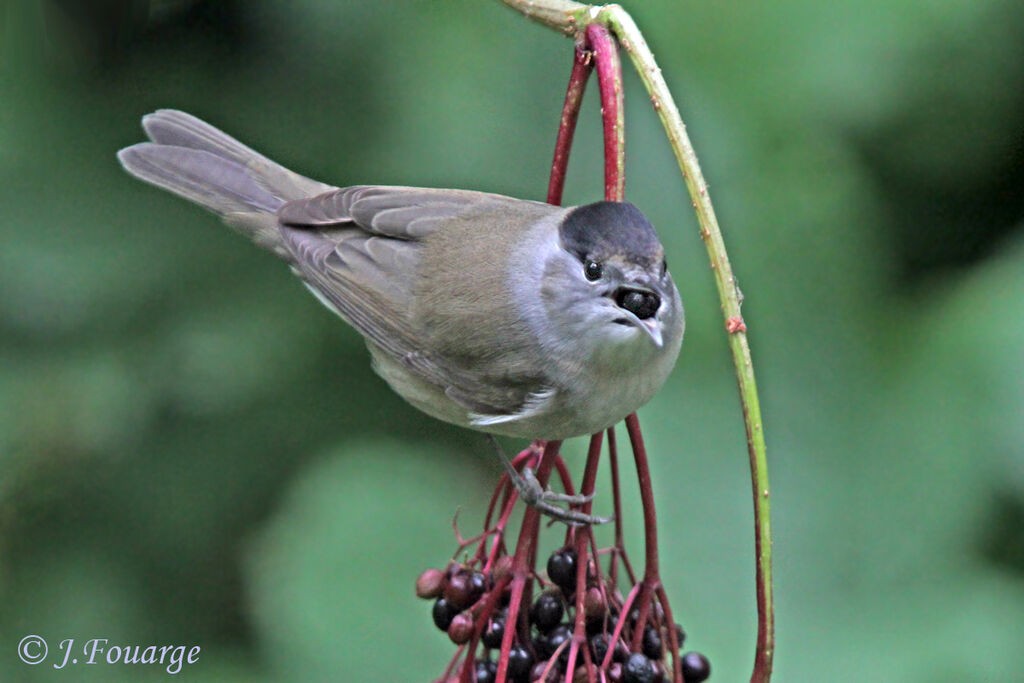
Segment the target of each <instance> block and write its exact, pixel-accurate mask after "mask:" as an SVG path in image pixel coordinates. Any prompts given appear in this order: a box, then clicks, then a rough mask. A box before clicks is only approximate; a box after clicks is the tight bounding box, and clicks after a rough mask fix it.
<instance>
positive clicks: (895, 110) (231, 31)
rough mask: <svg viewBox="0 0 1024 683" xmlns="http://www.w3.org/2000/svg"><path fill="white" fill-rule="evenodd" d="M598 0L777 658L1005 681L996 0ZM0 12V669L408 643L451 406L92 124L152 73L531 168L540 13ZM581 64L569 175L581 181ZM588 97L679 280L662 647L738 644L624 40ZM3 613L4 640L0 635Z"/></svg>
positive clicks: (593, 183)
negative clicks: (770, 609)
mask: <svg viewBox="0 0 1024 683" xmlns="http://www.w3.org/2000/svg"><path fill="white" fill-rule="evenodd" d="M626 6H627V9H629V10H630V11H632V12H633V16H634V17H635V19H636V20H637V23H638V24H639V25H640V27H641V28H642V29H643V30H644V31H645V33H646V35H647V38H648V40H649V42H650V44H651V45H652V48H653V50H654V51H655V53H656V55H657V57H658V59H659V60H660V64H661V66H662V67H663V69H664V71H665V75H666V77H667V79H668V82H669V85H670V86H671V87H672V88H673V90H674V92H675V95H676V98H677V100H678V102H679V104H680V108H681V110H682V112H683V116H684V118H685V120H686V121H687V123H688V125H689V130H690V133H691V135H692V136H693V139H694V142H695V145H696V147H697V150H698V152H699V153H700V155H701V160H702V165H703V168H704V171H705V173H706V175H707V177H708V180H709V182H710V184H711V187H712V195H713V197H714V199H715V202H716V207H717V210H718V212H719V218H720V220H721V222H722V224H723V227H724V230H725V234H726V239H727V243H728V245H729V248H730V249H731V255H732V258H733V262H734V265H735V267H736V270H737V273H738V275H739V278H740V285H741V286H742V289H743V293H744V294H745V296H746V303H745V306H744V315H745V318H746V321H747V324H748V326H749V328H750V332H751V343H752V347H753V353H754V358H755V361H756V368H757V373H758V379H759V381H760V388H761V392H762V393H761V397H762V405H763V409H764V421H765V426H766V433H767V438H768V444H769V455H770V457H771V474H772V480H773V485H774V489H773V491H772V499H773V513H774V519H773V521H774V531H775V558H776V559H775V561H776V564H775V567H776V574H775V578H776V580H775V588H776V596H777V608H778V613H777V627H778V639H777V647H778V655H777V660H776V670H777V676H776V678H777V680H779V681H798V682H803V681H824V680H830V681H836V680H840V681H845V680H878V681H1020V680H1024V673H1022V672H1024V447H1022V445H1021V444H1022V443H1024V301H1022V297H1024V230H1022V227H1024V40H1022V36H1024V4H1022V3H1021V2H1020V1H1019V0H945V1H944V2H941V3H936V2H933V1H931V0H904V1H903V2H892V1H891V0H860V1H858V2H853V1H849V0H847V1H842V2H834V3H822V2H817V1H816V2H811V1H809V0H784V1H781V2H774V3H757V2H749V1H747V2H735V3H724V2H715V3H700V2H679V1H678V0H659V1H649V2H632V3H630V2H627V3H626ZM0 41H2V45H0V181H2V182H0V235H2V245H3V247H2V249H0V653H2V655H0V680H4V681H7V680H35V679H44V678H46V679H62V680H79V679H85V678H87V679H91V680H117V679H124V680H139V679H159V678H163V677H166V676H167V674H166V673H165V672H164V671H163V669H162V668H161V667H153V666H150V667H143V666H135V667H126V666H124V665H121V666H106V665H104V666H93V667H83V666H82V665H79V666H78V667H77V668H76V669H75V670H74V671H67V670H64V671H55V670H53V669H52V667H51V666H50V664H51V663H52V661H53V657H54V656H55V655H54V652H55V651H56V644H57V643H58V642H59V641H60V640H61V639H63V638H71V637H73V638H76V640H77V642H78V643H79V644H81V643H83V642H84V641H85V640H86V639H88V638H94V637H105V638H109V639H110V640H111V644H118V643H121V644H124V643H133V644H134V643H141V644H143V645H145V644H150V643H158V644H165V643H171V644H190V645H191V644H198V645H200V646H201V647H202V654H201V657H200V661H199V663H198V664H195V665H193V666H189V667H186V669H185V671H184V672H183V673H182V674H179V675H181V676H187V677H188V678H189V679H192V680H210V681H214V680H216V681H222V680H238V681H243V680H268V681H269V680H297V681H302V680H343V681H391V682H393V681H426V680H431V679H432V678H433V677H434V676H435V675H437V674H439V673H440V671H441V669H442V668H443V664H444V662H446V661H447V659H448V657H449V656H450V654H451V652H452V650H453V647H452V646H451V645H450V643H448V641H447V639H446V637H445V636H444V635H443V634H441V633H439V632H438V631H436V630H435V629H434V627H433V626H432V624H431V622H430V616H429V606H428V605H427V604H424V603H421V602H418V601H416V600H415V599H414V597H413V593H412V586H413V582H414V579H415V577H416V575H417V574H418V573H419V571H420V570H421V569H423V568H425V567H428V566H440V565H443V564H444V562H445V561H446V559H447V558H448V557H449V556H450V555H451V553H452V552H453V551H454V549H455V543H454V540H453V536H452V529H451V518H452V516H453V515H454V514H455V512H456V510H458V509H460V508H461V516H460V521H461V526H462V527H463V529H464V530H465V531H466V533H471V532H472V531H473V530H474V529H476V528H477V526H478V524H479V520H480V517H481V515H482V512H483V507H484V503H485V499H486V494H487V491H488V489H489V488H490V487H491V485H492V482H493V481H494V480H495V477H496V476H497V475H498V473H499V469H498V466H497V465H496V463H495V459H494V457H493V454H492V453H490V449H489V447H488V446H487V444H486V442H485V441H484V440H483V439H482V438H481V437H480V436H478V435H474V434H471V433H468V432H464V431H460V430H457V429H455V428H452V427H448V426H446V425H442V424H439V423H436V422H433V421H431V420H430V419H428V418H426V417H423V416H421V415H420V414H418V413H416V412H415V411H414V410H413V409H412V408H409V407H407V406H406V405H405V404H404V403H403V402H402V401H401V400H400V399H398V398H397V397H396V396H394V395H393V394H392V393H390V391H389V390H388V389H387V387H386V386H385V385H384V384H383V382H381V381H380V380H379V379H377V378H376V377H375V376H374V375H373V373H372V371H371V370H370V367H369V363H368V359H367V354H366V352H365V350H364V348H363V347H362V344H361V341H360V339H359V338H358V336H357V335H356V334H355V333H353V332H352V331H351V330H349V329H347V328H346V327H345V326H344V325H342V324H341V323H340V322H338V321H337V320H336V319H335V318H334V317H333V316H331V315H330V314H329V313H327V312H326V311H325V310H323V309H322V308H320V306H319V305H318V304H317V303H316V301H315V300H314V299H313V298H312V297H310V296H308V294H307V293H306V292H305V291H304V289H303V288H302V287H301V286H300V285H299V284H298V283H297V282H296V281H294V279H293V278H292V276H291V275H290V274H289V273H288V271H287V268H284V267H283V266H281V265H280V264H279V263H276V262H275V260H274V259H273V258H272V257H269V256H267V255H266V254H264V253H262V252H260V251H259V250H257V249H255V248H253V247H252V246H251V245H249V244H247V243H246V242H244V241H243V240H241V239H240V238H238V237H237V236H236V235H234V234H232V233H231V232H230V231H228V230H226V229H224V228H222V227H220V226H219V225H218V224H217V222H216V220H215V219H214V218H213V217H211V216H210V215H208V214H205V213H203V212H202V211H201V210H199V209H197V208H195V207H193V206H191V205H188V204H186V203H185V202H183V201H180V200H178V199H176V198H173V197H171V196H170V195H167V194H164V193H162V192H159V191H157V190H155V189H152V188H150V187H147V186H144V185H143V184H141V183H139V182H137V181H134V180H132V179H130V178H129V177H128V176H127V175H126V174H124V173H123V172H122V171H121V170H120V168H119V167H118V166H117V163H116V161H115V157H114V153H115V152H116V150H117V149H119V148H120V147H122V146H125V145H128V144H131V143H133V142H137V141H139V140H141V139H142V134H141V130H140V128H139V117H140V116H141V115H142V114H144V113H147V112H149V111H151V110H153V109H155V108H159V107H175V108H180V109H184V110H187V111H190V112H192V113H194V114H196V115H198V116H200V117H201V118H205V119H207V120H210V121H211V122H213V123H214V124H216V125H218V126H220V127H223V128H224V129H226V130H227V131H228V132H230V133H232V134H234V135H237V136H238V137H239V138H241V139H242V140H243V141H245V142H248V143H249V144H251V145H252V146H254V147H256V148H258V149H259V150H260V151H263V152H265V153H266V154H267V155H268V156H270V157H272V158H275V159H277V160H279V161H281V162H282V163H284V164H285V165H287V166H289V167H291V168H293V169H295V170H297V171H299V172H302V173H304V174H307V175H310V176H312V177H316V178H318V179H321V180H325V181H328V182H331V183H335V184H338V185H346V184H356V183H390V184H410V185H428V186H442V187H464V188H472V189H480V190H488V191H493V192H501V193H505V194H511V195H515V196H520V197H525V198H533V199H541V198H543V196H544V192H545V187H546V179H547V169H548V165H549V163H550V154H551V150H552V145H553V140H554V135H555V129H556V125H557V121H558V115H559V110H560V107H561V101H562V96H563V93H564V88H565V83H566V80H567V77H568V72H569V68H570V64H571V45H572V44H571V42H569V41H568V40H565V39H563V38H561V37H559V36H558V35H557V34H555V33H553V32H551V31H549V30H546V29H544V28H542V27H539V26H537V25H535V24H532V23H530V22H528V21H526V20H525V19H523V18H521V17H520V16H518V15H517V14H515V13H514V12H512V11H510V10H508V9H507V8H505V7H503V6H502V5H501V4H500V3H499V2H497V0H490V1H488V0H475V1H468V0H466V1H463V2H448V1H445V2H441V1H434V2H429V3H426V2H417V3H414V2H395V1H391V0H384V1H379V2H372V3H367V2H327V1H326V0H322V1H320V2H316V1H314V0H300V1H293V2H285V1H284V0H259V1H256V0H249V1H246V2H242V1H241V0H237V1H234V2H201V1H196V2H191V1H189V0H151V1H148V0H134V1H131V0H128V1H125V0H106V1H105V2H92V3H87V2H73V1H72V0H60V1H58V0H25V1H24V2H13V1H12V2H7V3H6V4H2V5H0ZM595 90H596V89H595V88H593V87H592V88H591V89H590V92H589V93H588V98H587V104H586V107H585V110H584V113H583V119H582V122H581V126H580V131H579V133H578V138H577V149H576V151H575V154H574V156H573V160H572V163H571V165H570V179H569V185H568V189H567V196H566V201H567V203H568V202H571V203H579V202H585V201H591V200H594V199H596V198H598V197H599V195H600V192H601V156H600V153H601V151H600V150H601V144H600V128H599V121H598V114H597V106H596V100H595ZM626 102H627V117H626V120H627V138H628V176H627V177H628V182H627V195H628V197H629V198H630V199H631V200H632V201H633V202H634V203H636V204H638V205H639V206H640V207H641V208H642V209H643V210H644V211H645V212H646V213H647V214H648V215H649V216H650V217H651V219H652V221H653V222H654V223H655V225H656V226H658V228H659V231H660V234H661V236H662V238H663V241H664V242H665V243H666V246H667V249H668V252H669V261H670V263H671V265H672V268H673V273H674V275H675V278H676V281H677V283H678V285H679V289H680V290H681V292H682V293H683V298H684V301H685V303H686V306H687V312H688V329H687V337H686V342H685V344H684V349H683V354H682V356H681V359H680V362H679V364H678V366H677V368H676V371H675V373H674V375H673V376H672V378H671V379H670V381H669V382H668V384H667V385H666V387H665V389H664V391H663V392H662V393H661V394H660V395H659V396H658V397H657V398H656V399H655V400H654V401H653V403H652V404H651V405H650V406H648V407H646V408H645V409H643V410H642V411H641V420H642V422H643V424H644V425H645V426H646V434H647V437H648V440H649V443H650V448H651V453H652V459H653V467H654V474H655V477H656V480H655V481H656V484H655V486H656V494H657V501H658V504H659V512H660V530H661V534H662V549H663V566H664V579H665V582H666V584H667V586H668V592H669V595H670V596H671V597H672V600H673V607H674V609H675V612H676V614H677V617H678V618H679V620H680V621H682V622H683V624H684V625H685V626H686V629H687V631H688V633H689V643H688V647H689V648H691V649H697V650H700V651H702V652H704V653H706V654H707V655H708V656H709V657H710V658H711V661H712V665H713V668H714V672H715V673H714V677H713V680H718V681H739V680H743V679H744V678H745V677H746V676H747V675H748V674H749V669H750V664H751V661H752V653H753V643H754V628H755V609H754V601H753V596H754V587H753V538H752V521H751V504H750V490H749V483H748V482H749V480H748V474H747V463H746V453H745V446H744V440H743V430H742V422H741V419H740V413H739V406H738V401H737V397H736V390H735V385H734V380H733V377H732V371H731V368H730V359H729V356H728V353H727V348H726V343H725V341H726V340H725V333H724V331H723V325H722V320H721V317H720V314H719V305H718V303H717V297H716V294H715V292H714V290H713V286H712V279H711V276H710V273H709V271H708V266H707V260H706V256H705V254H704V252H703V245H702V243H701V241H700V239H699V237H698V234H697V228H696V222H695V219H694V217H693V214H692V211H691V210H690V208H689V201H688V199H687V198H686V196H685V194H684V192H683V190H682V188H681V184H680V179H679V176H678V172H677V170H676V168H675V166H674V161H673V158H672V156H671V153H670V151H669V150H668V148H667V147H666V145H665V142H664V138H663V134H662V132H661V129H660V127H659V124H658V121H657V119H656V118H655V116H654V114H653V113H652V111H651V110H650V107H649V104H648V101H647V98H646V96H645V94H644V93H643V91H642V89H641V88H640V86H639V83H638V82H637V80H636V79H635V77H633V76H632V75H630V76H628V77H627V85H626ZM580 441H581V440H577V443H571V444H569V445H568V446H567V450H568V458H569V462H570V465H571V466H572V467H573V468H574V469H575V470H576V471H577V472H578V471H579V469H580V468H581V467H582V458H581V457H580V454H581V452H582V448H583V444H582V443H580ZM512 445H514V444H510V446H512ZM626 481H627V489H628V490H629V494H628V496H627V499H626V513H625V516H626V517H627V518H628V521H627V530H628V533H629V536H630V538H631V539H632V540H631V544H632V545H631V546H630V547H631V548H632V549H633V552H634V553H635V554H636V555H637V557H636V558H635V559H637V560H639V559H640V548H639V543H638V541H639V539H640V537H641V534H640V526H639V519H638V517H639V513H638V503H637V499H636V496H635V494H634V492H633V489H634V488H635V486H634V484H633V480H632V479H631V478H627V480H626ZM600 499H601V500H603V501H604V503H605V504H607V502H608V501H609V500H610V495H609V492H608V490H607V488H606V487H604V488H602V489H601V493H600ZM597 509H598V510H599V511H600V510H601V506H600V505H598V508H597ZM557 535H558V534H557V533H555V534H552V533H549V534H548V535H547V536H548V537H549V538H548V542H550V543H554V542H555V541H554V538H553V537H554V536H557ZM30 633H31V634H39V635H41V636H43V637H45V638H46V639H47V640H49V641H50V647H51V659H50V660H48V662H47V663H46V664H43V665H41V666H37V667H29V666H27V665H25V664H22V663H21V662H20V661H18V659H17V657H16V647H17V643H18V641H19V640H20V639H21V638H22V636H24V635H26V634H30Z"/></svg>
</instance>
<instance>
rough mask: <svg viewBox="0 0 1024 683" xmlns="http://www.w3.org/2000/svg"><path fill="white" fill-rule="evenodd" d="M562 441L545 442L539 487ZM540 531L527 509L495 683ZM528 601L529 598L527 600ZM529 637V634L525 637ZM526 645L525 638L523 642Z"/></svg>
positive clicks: (504, 676) (503, 677)
mask: <svg viewBox="0 0 1024 683" xmlns="http://www.w3.org/2000/svg"><path fill="white" fill-rule="evenodd" d="M561 445H562V442H561V441H548V442H547V443H546V444H544V454H543V455H542V456H541V458H540V464H539V465H538V466H537V473H536V474H537V481H538V482H539V483H540V485H541V486H546V485H547V483H548V478H549V477H550V476H551V469H552V468H553V467H554V465H555V459H556V458H557V457H558V449H559V447H561ZM539 529H540V512H539V511H538V510H537V508H535V507H532V506H529V507H527V508H526V512H525V513H524V514H523V524H522V526H521V527H520V529H519V540H518V542H517V543H516V554H515V555H514V556H513V558H512V590H511V599H510V601H509V604H508V616H507V617H505V635H504V636H503V637H502V639H501V654H500V656H499V657H498V675H497V677H496V680H495V683H506V681H507V680H508V653H509V651H510V650H511V649H512V642H513V640H515V637H516V635H517V634H518V632H519V630H520V629H519V622H520V619H519V616H520V608H521V606H522V603H523V593H524V591H525V590H526V582H527V579H529V578H530V573H531V568H532V567H533V561H532V560H531V558H532V557H533V556H534V553H535V552H536V546H537V536H538V530H539ZM527 600H529V597H528V596H527ZM527 635H528V634H527ZM523 641H524V642H525V636H524V638H523Z"/></svg>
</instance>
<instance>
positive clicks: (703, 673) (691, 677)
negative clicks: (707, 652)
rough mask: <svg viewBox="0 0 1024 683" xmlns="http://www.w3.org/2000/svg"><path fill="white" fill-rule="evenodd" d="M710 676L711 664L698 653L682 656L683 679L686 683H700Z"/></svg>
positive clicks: (688, 653)
mask: <svg viewBox="0 0 1024 683" xmlns="http://www.w3.org/2000/svg"><path fill="white" fill-rule="evenodd" d="M710 675H711V662H709V661H708V658H707V657H705V656H704V655H702V654H701V653H699V652H687V653H686V654H685V655H683V678H684V679H686V683H701V681H706V680H708V677H709V676H710Z"/></svg>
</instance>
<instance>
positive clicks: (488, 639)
mask: <svg viewBox="0 0 1024 683" xmlns="http://www.w3.org/2000/svg"><path fill="white" fill-rule="evenodd" d="M504 637H505V620H504V619H498V618H495V619H491V620H490V621H488V622H487V628H485V629H484V633H483V635H482V636H481V637H480V640H482V641H483V643H484V647H490V648H495V647H501V639H502V638H504Z"/></svg>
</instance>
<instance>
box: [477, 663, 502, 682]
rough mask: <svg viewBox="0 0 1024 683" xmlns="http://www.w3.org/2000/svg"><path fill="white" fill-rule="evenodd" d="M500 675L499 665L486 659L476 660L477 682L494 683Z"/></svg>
mask: <svg viewBox="0 0 1024 683" xmlns="http://www.w3.org/2000/svg"><path fill="white" fill-rule="evenodd" d="M497 676H498V665H497V664H495V663H494V662H488V661H487V660H486V659H478V660H476V683H494V679H495V678H496V677H497Z"/></svg>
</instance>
